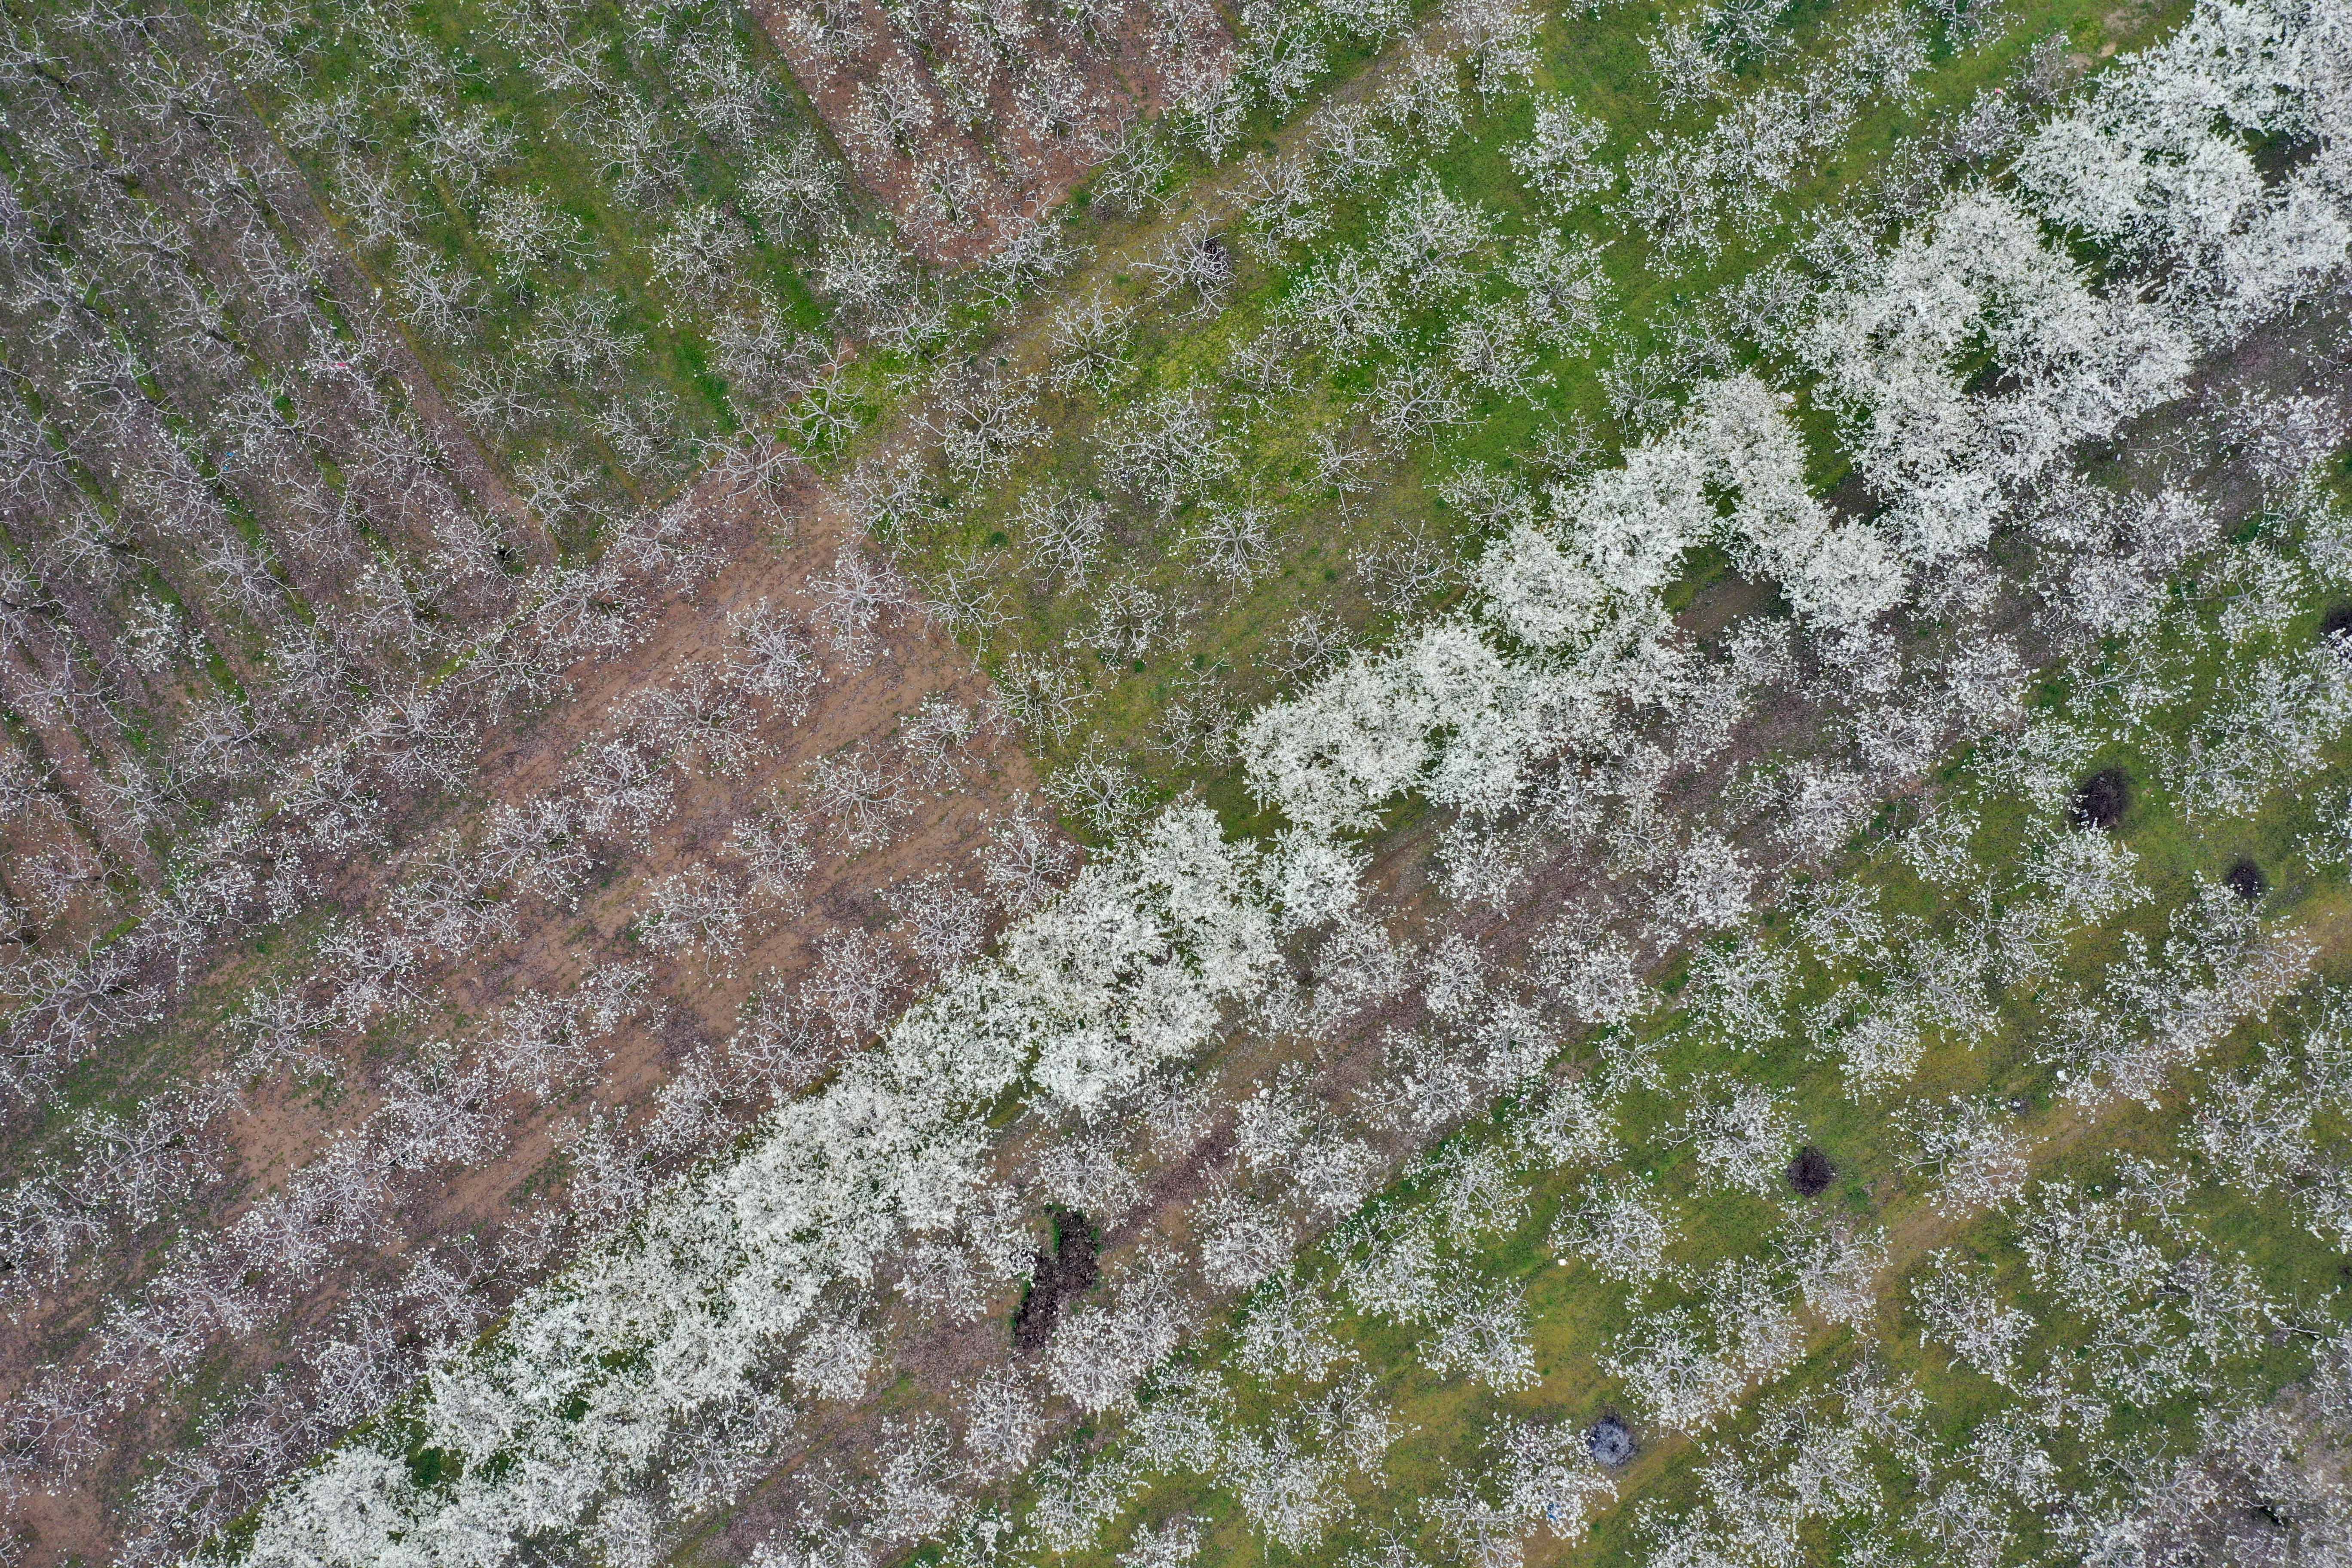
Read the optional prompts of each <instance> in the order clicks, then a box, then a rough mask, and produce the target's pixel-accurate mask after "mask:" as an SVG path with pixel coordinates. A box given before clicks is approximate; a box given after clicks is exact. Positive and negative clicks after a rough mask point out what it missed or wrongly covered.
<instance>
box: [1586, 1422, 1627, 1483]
mask: <svg viewBox="0 0 2352 1568" xmlns="http://www.w3.org/2000/svg"><path fill="white" fill-rule="evenodd" d="M1584 1444H1585V1447H1588V1448H1590V1449H1591V1451H1592V1458H1594V1460H1595V1461H1596V1462H1598V1463H1600V1464H1602V1465H1606V1466H1607V1467H1608V1468H1611V1469H1612V1470H1613V1469H1615V1468H1617V1467H1618V1466H1620V1465H1623V1464H1629V1463H1631V1462H1632V1460H1633V1455H1634V1453H1635V1452H1636V1449H1635V1447H1634V1443H1633V1428H1632V1427H1631V1426H1626V1425H1625V1423H1624V1422H1623V1421H1622V1420H1620V1419H1619V1418H1618V1416H1617V1414H1616V1412H1614V1411H1612V1412H1611V1413H1610V1414H1608V1415H1603V1416H1602V1417H1601V1419H1600V1420H1598V1421H1595V1422H1594V1423H1593V1424H1592V1430H1591V1431H1590V1432H1587V1433H1586V1434H1585V1435H1584Z"/></svg>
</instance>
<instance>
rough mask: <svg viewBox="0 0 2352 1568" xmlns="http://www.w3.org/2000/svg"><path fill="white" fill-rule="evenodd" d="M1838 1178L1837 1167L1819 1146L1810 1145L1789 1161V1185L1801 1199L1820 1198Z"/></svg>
mask: <svg viewBox="0 0 2352 1568" xmlns="http://www.w3.org/2000/svg"><path fill="white" fill-rule="evenodd" d="M1836 1178H1837V1166H1836V1165H1835V1164H1834V1163H1832V1161H1831V1159H1830V1157H1829V1156H1828V1155H1827V1154H1825V1153H1823V1152H1822V1150H1821V1148H1820V1146H1819V1145H1818V1144H1813V1143H1808V1144H1806V1145H1805V1146H1804V1147H1803V1148H1801V1149H1800V1150H1798V1151H1797V1152H1796V1153H1795V1154H1794V1155H1793V1156H1791V1157H1790V1161H1789V1185H1790V1186H1791V1187H1793V1188H1795V1189H1796V1191H1797V1195H1798V1196H1800V1197H1806V1198H1811V1197H1818V1196H1820V1195H1821V1194H1822V1193H1823V1192H1825V1191H1826V1190H1828V1187H1829V1184H1830V1183H1831V1182H1832V1181H1834V1180H1835V1179H1836Z"/></svg>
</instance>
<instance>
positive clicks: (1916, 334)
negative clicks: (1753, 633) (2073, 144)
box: [1803, 191, 2193, 567]
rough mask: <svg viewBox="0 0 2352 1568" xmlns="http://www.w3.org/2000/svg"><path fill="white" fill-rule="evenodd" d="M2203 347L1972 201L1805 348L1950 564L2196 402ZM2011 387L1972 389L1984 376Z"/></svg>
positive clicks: (1911, 538)
mask: <svg viewBox="0 0 2352 1568" xmlns="http://www.w3.org/2000/svg"><path fill="white" fill-rule="evenodd" d="M1803 353H1804V357H1805V358H1806V359H1807V360H1808V361H1809V362H1810V363H1811V366H1812V368H1813V369H1814V370H1815V371H1816V372H1818V373H1819V374H1820V376H1821V382H1820V385H1819V390H1818V392H1817V394H1816V395H1817V396H1819V397H1820V398H1821V400H1822V402H1823V403H1825V404H1826V405H1828V406H1830V407H1831V408H1833V409H1835V410H1837V411H1838V412H1839V413H1840V414H1842V415H1843V416H1845V417H1846V419H1847V422H1848V428H1849V439H1850V441H1851V444H1852V446H1853V451H1854V456H1855V458H1856V460H1857V463H1858V465H1859V467H1860V468H1861V470H1862V472H1863V474H1864V477H1865V478H1866V479H1868V480H1869V482H1870V484H1871V486H1872V488H1873V489H1875V490H1877V491H1878V492H1879V493H1880V494H1881V495H1884V496H1885V497H1887V498H1888V499H1889V500H1890V501H1891V503H1892V504H1891V506H1890V507H1889V510H1888V514H1887V517H1886V520H1885V523H1886V526H1887V527H1888V529H1889V530H1890V531H1892V532H1893V534H1894V535H1895V537H1896V538H1897V539H1899V540H1900V541H1901V542H1902V543H1903V546H1904V548H1905V551H1906V553H1907V554H1908V555H1909V556H1910V557H1911V559H1912V560H1913V561H1915V562H1916V563H1918V564H1919V565H1921V566H1923V567H1934V566H1937V565H1939V564H1941V563H1946V562H1949V561H1952V560H1955V559H1957V558H1958V557H1960V556H1962V555H1965V554H1967V553H1968V552H1970V551H1974V550H1978V549H1981V548H1982V547H1983V546H1984V544H1985V542H1987V541H1988V540H1990V538H1991V537H1992V531H1993V529H1994V526H1995V525H1996V524H1997V523H1998V522H1999V521H2000V518H2001V516H2002V515H2003V513H2004V511H2005V510H2006V508H2007V505H2008V503H2009V501H2010V500H2011V497H2013V496H2014V495H2015V493H2016V492H2017V489H2019V487H2021V486H2022V485H2024V484H2026V483H2029V482H2031V481H2032V479H2035V478H2037V477H2038V476H2040V475H2042V474H2043V473H2045V472H2047V471H2048V469H2049V468H2050V467H2051V465H2052V464H2053V463H2055V462H2056V461H2057V460H2058V459H2059V458H2061V457H2062V456H2063V455H2064V453H2065V452H2066V451H2067V449H2068V448H2070V447H2073V446H2074V445H2075V444H2076V443H2078V442H2082V441H2086V440H2094V439H2097V438H2099V437H2105V436H2108V435H2112V434H2113V433H2114V432H2115V431H2116V429H2117V428H2119V427H2120V426H2122V424H2123V422H2124V421H2125V420H2126V419H2129V418H2131V417H2132V416H2135V415H2138V414H2142V413H2145V412H2147V410H2148V409H2150V408H2153V407H2155V406H2157V405H2159V404H2161V403H2164V402H2167V401H2168V400H2169V399H2171V398H2172V397H2174V396H2176V395H2179V392H2180V390H2181V386H2182V384H2183V383H2184V381H2185V380H2186V378H2187V376H2188V374H2189V364H2190V361H2191V355H2192V353H2193V343H2192V341H2191V339H2190V337H2189V333H2188V332H2187V331H2186V330H2184V329H2183V328H2182V327H2181V326H2180V325H2179V323H2178V322H2176V321H2173V320H2172V319H2171V317H2170V316H2169V315H2168V313H2167V312H2166V311H2164V310H2161V309H2159V308H2158V307H2157V306H2156V305H2154V304H2151V303H2148V302H2147V301H2145V300H2140V299H2139V298H2138V297H2137V293H2136V292H2135V291H2133V290H2130V289H2111V290H2108V291H2105V292H2102V291H2101V290H2099V289H2095V288H2094V287H2093V286H2092V284H2091V282H2090V280H2089V279H2088V277H2087V276H2086V274H2085V272H2084V268H2082V267H2081V266H2080V265H2079V264H2078V263H2076V262H2075V261H2074V260H2073V259H2072V258H2069V257H2068V256H2067V255H2066V254H2065V253H2064V252H2063V250H2062V249H2060V248H2059V247H2057V246H2056V245H2055V244H2053V242H2052V241H2051V239H2050V238H2049V237H2047V236H2046V235H2045V234H2044V233H2043V232H2042V226H2041V225H2040V224H2039V223H2038V222H2037V221H2035V219H2034V218H2033V217H2032V216H2031V215H2029V214H2027V213H2026V212H2024V211H2023V210H2022V209H2021V208H2020V207H2019V206H2018V205H2017V204H2016V203H2014V202H2013V201H2011V199H2010V198H2009V197H2007V196H2005V195H2000V194H1999V193H1996V192H1992V191H1971V192H1967V193H1964V194H1962V195H1958V196H1957V197H1955V198H1954V199H1953V200H1952V201H1950V202H1949V203H1948V204H1947V205H1945V207H1944V209H1943V210H1942V211H1941V212H1940V213H1938V214H1937V216H1935V217H1934V218H1933V219H1932V220H1931V221H1930V222H1929V223H1927V225H1925V226H1923V227H1922V229H1920V230H1916V231H1914V232H1913V233H1911V234H1909V235H1906V237H1904V239H1903V240H1902V242H1901V243H1900V244H1898V245H1897V246H1896V247H1895V250H1894V252H1893V254H1892V255H1891V256H1889V257H1887V258H1885V261H1884V262H1883V264H1882V265H1881V267H1880V269H1879V271H1878V275H1877V276H1876V277H1875V278H1873V279H1866V280H1865V281H1864V282H1863V283H1862V284H1861V285H1860V286H1859V287H1857V288H1855V289H1853V290H1851V291H1849V292H1846V293H1844V294H1843V295H1842V296H1841V297H1838V298H1836V299H1834V300H1832V303H1831V305H1830V308H1829V309H1828V310H1825V311H1824V312H1823V313H1822V318H1821V320H1820V321H1819V322H1818V323H1817V324H1816V326H1815V327H1814V329H1813V331H1812V332H1811V334H1810V336H1809V339H1808V341H1807V342H1805V344H1804V346H1803ZM1985 368H1990V369H1991V370H1992V371H1993V372H1994V373H1995V374H1994V377H1993V381H1992V386H1991V388H1990V390H1972V389H1971V387H1970V385H1969V383H1970V382H1971V380H1972V379H1973V378H1974V376H1975V374H1977V372H1979V370H1981V369H1985Z"/></svg>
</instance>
